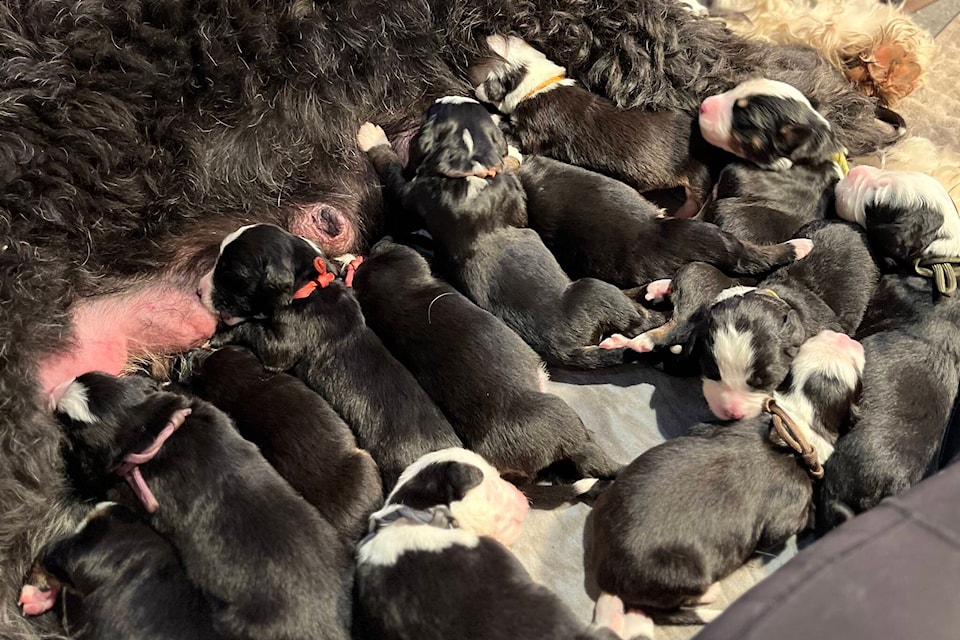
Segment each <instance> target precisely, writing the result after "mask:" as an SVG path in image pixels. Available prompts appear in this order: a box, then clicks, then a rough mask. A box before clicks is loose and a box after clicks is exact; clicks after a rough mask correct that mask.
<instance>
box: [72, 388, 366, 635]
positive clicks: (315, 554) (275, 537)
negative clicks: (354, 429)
mask: <svg viewBox="0 0 960 640" xmlns="http://www.w3.org/2000/svg"><path fill="white" fill-rule="evenodd" d="M56 411H57V416H58V417H59V418H60V420H61V422H62V425H63V428H64V431H65V432H66V435H67V440H68V442H69V447H68V448H67V452H66V454H65V455H66V457H67V468H68V469H71V470H73V474H74V477H73V478H72V481H73V482H74V483H75V484H83V483H84V482H85V481H92V482H94V483H98V482H102V481H103V480H104V479H106V478H115V479H116V482H118V483H119V482H120V479H121V477H123V478H124V479H125V480H126V481H127V483H128V484H129V486H130V490H125V489H123V488H121V489H118V490H117V491H116V492H115V493H116V494H117V500H118V501H120V503H121V504H124V505H126V506H129V507H130V508H132V509H135V510H136V511H137V512H139V513H144V512H146V515H147V521H148V523H149V524H150V526H151V527H153V529H155V530H156V531H157V532H158V533H160V535H162V536H163V537H164V538H166V539H167V540H169V541H170V542H171V543H172V544H173V546H174V547H175V548H176V549H177V551H178V552H179V554H180V558H181V560H182V562H183V566H184V569H185V570H186V573H187V576H188V577H189V578H190V581H191V582H192V583H193V584H194V585H196V586H197V587H198V588H199V589H200V590H201V591H202V592H203V593H204V595H205V596H206V597H207V599H208V601H209V602H210V603H211V605H212V607H213V620H214V628H215V629H216V631H217V632H218V633H219V634H221V635H223V636H226V637H229V638H244V639H250V640H255V639H256V640H267V639H271V638H277V639H280V638H293V637H296V638H323V639H324V640H329V639H331V638H342V639H344V640H346V639H347V638H349V637H350V616H351V610H350V597H349V596H350V589H351V585H352V580H353V575H352V570H353V562H352V557H351V549H350V547H349V546H348V545H347V544H346V542H345V541H344V540H343V539H342V537H341V536H340V534H339V533H337V531H336V529H334V528H333V526H332V525H330V523H328V522H327V521H326V520H324V519H323V518H322V517H320V514H318V513H317V511H316V510H315V509H314V508H313V507H311V506H310V505H309V504H307V503H306V502H305V501H304V500H303V499H302V498H301V497H300V496H298V495H297V493H296V492H295V491H294V490H293V489H292V488H290V485H289V484H287V482H286V481H284V479H283V478H281V477H280V475H279V474H278V473H277V472H276V471H275V470H274V469H273V467H271V466H270V465H269V464H268V463H267V461H266V460H264V459H263V456H262V455H260V452H259V451H258V450H257V448H256V446H254V445H253V444H252V443H250V442H247V441H246V440H244V439H243V438H242V437H241V436H240V434H239V433H237V431H236V429H235V428H234V426H233V424H232V423H231V422H230V419H229V418H228V417H227V416H226V415H225V414H224V413H223V412H221V411H220V410H218V409H217V408H215V407H214V406H213V405H211V404H209V403H207V402H204V401H203V400H200V399H197V398H193V399H189V398H186V397H184V396H180V395H177V394H174V393H169V392H166V391H163V390H161V388H160V385H159V383H157V382H154V381H153V380H150V379H149V378H144V377H130V378H116V377H114V376H110V375H107V374H103V373H86V374H83V375H82V376H80V377H78V378H77V379H76V380H74V381H73V382H72V383H71V384H70V385H69V386H68V387H67V388H66V390H65V391H64V394H63V396H62V398H61V400H60V402H59V404H58V405H57V409H56Z"/></svg>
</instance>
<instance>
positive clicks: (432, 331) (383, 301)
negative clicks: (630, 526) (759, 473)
mask: <svg viewBox="0 0 960 640" xmlns="http://www.w3.org/2000/svg"><path fill="white" fill-rule="evenodd" d="M353 285H354V287H355V291H356V294H357V299H358V300H359V301H360V306H361V308H362V309H363V313H364V315H365V317H366V319H367V323H368V324H369V325H370V327H371V328H372V329H373V330H374V331H375V332H376V333H377V335H378V336H380V338H381V339H382V340H383V341H384V343H385V344H386V345H387V347H388V348H389V349H390V352H391V353H393V354H394V355H395V356H396V357H397V358H398V359H399V360H400V362H402V363H403V364H404V366H406V367H407V369H408V370H409V371H410V372H411V373H413V375H414V376H415V377H416V378H417V381H418V382H419V383H420V384H421V385H422V386H423V388H424V389H426V391H427V393H429V394H430V396H431V397H432V398H433V399H434V400H435V401H436V403H437V405H438V406H439V407H440V408H441V409H442V410H443V412H444V414H445V415H446V416H447V418H449V419H450V423H451V424H452V425H453V428H454V430H455V431H456V432H457V435H458V436H460V438H461V439H462V440H463V442H464V445H465V446H467V447H468V448H470V449H472V450H473V451H476V452H477V453H479V454H480V455H481V456H483V457H484V458H485V459H487V460H489V461H490V462H491V463H492V464H493V465H494V466H495V467H496V468H497V469H499V470H500V473H501V474H502V475H504V476H509V477H510V479H511V480H515V481H518V482H531V481H533V480H534V479H535V478H536V476H537V473H538V472H540V471H543V470H545V469H546V468H547V467H549V466H551V465H552V464H554V463H556V462H560V461H563V462H564V463H566V464H568V465H570V466H572V467H573V470H574V471H575V474H576V477H578V478H582V477H584V476H590V477H598V478H609V477H612V476H613V475H614V474H615V473H616V471H617V469H618V468H619V467H620V465H618V464H616V463H614V462H613V461H611V460H610V459H609V458H607V456H606V455H605V454H604V453H603V451H602V450H601V449H600V448H599V447H598V446H597V445H596V443H594V442H593V440H592V439H591V437H590V434H589V433H588V432H587V430H586V428H585V427H584V426H583V423H582V422H581V421H580V417H579V416H578V415H577V414H576V412H575V411H574V410H573V409H571V408H570V407H569V406H568V405H567V404H566V403H565V402H564V401H563V400H561V399H560V398H559V397H557V396H555V395H552V394H549V393H544V391H543V388H544V382H545V377H546V374H545V372H544V370H543V363H542V362H541V361H540V358H538V357H537V354H536V353H534V352H533V350H532V349H531V348H530V347H528V346H527V345H526V344H525V343H524V342H523V340H521V339H520V337H519V336H517V334H515V333H514V332H513V331H511V330H510V329H508V328H507V327H506V325H504V324H503V323H502V322H500V321H499V320H498V319H497V318H495V317H494V316H492V315H491V314H489V313H487V312H486V311H484V310H483V309H481V308H479V307H477V306H476V305H475V304H473V303H472V302H470V301H469V300H468V299H467V298H465V297H464V296H462V295H460V294H459V293H458V292H457V291H456V290H455V289H454V288H453V287H451V286H450V285H448V284H446V283H445V282H442V281H440V280H438V279H437V278H435V277H434V276H433V275H432V274H431V273H430V267H429V265H428V264H427V261H426V260H425V259H424V258H423V257H421V256H420V254H418V253H417V252H416V251H414V250H413V249H411V248H409V247H404V246H402V245H399V244H394V243H393V242H391V241H389V240H381V241H380V242H379V243H377V244H376V245H375V246H374V247H373V249H372V250H371V252H370V255H369V256H368V257H367V258H365V260H364V262H363V264H362V265H360V267H359V268H358V269H357V273H356V277H355V278H354V282H353Z"/></svg>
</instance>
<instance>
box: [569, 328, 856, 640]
mask: <svg viewBox="0 0 960 640" xmlns="http://www.w3.org/2000/svg"><path fill="white" fill-rule="evenodd" d="M862 371H863V348H862V347H861V346H860V345H859V344H858V343H857V342H855V341H854V340H852V339H851V338H849V337H848V336H846V335H844V334H839V333H835V332H832V331H824V332H821V333H820V334H818V335H816V336H814V337H813V338H811V339H810V340H808V341H807V342H806V343H804V345H803V346H802V347H801V348H800V352H799V353H798V355H797V357H796V359H795V360H794V361H793V366H792V368H791V374H792V375H791V383H790V386H789V388H788V389H787V390H786V392H784V393H782V394H781V393H775V394H774V400H775V401H776V404H777V405H778V406H779V409H780V410H782V411H783V412H785V413H786V414H787V415H788V416H789V417H790V418H792V420H793V422H794V423H795V427H796V430H797V432H799V433H801V434H803V435H804V437H805V439H806V440H807V441H808V442H809V443H810V444H811V445H813V447H814V449H815V451H816V462H817V463H819V464H821V465H822V464H823V462H824V461H825V460H826V459H827V458H829V456H830V453H831V450H832V446H831V445H832V443H833V442H834V441H835V440H836V437H837V433H838V431H839V429H840V428H841V427H842V425H843V424H844V422H845V421H846V419H847V418H848V416H849V412H850V408H851V405H852V403H853V402H854V401H855V399H856V394H857V392H858V390H859V381H860V375H861V373H862ZM771 420H772V418H771V416H766V415H765V416H762V417H756V418H750V419H747V420H743V421H741V422H737V423H735V424H732V425H729V426H718V425H698V426H697V427H695V428H694V429H695V432H697V433H699V435H695V436H688V437H681V438H676V439H673V440H669V441H667V442H665V443H664V444H661V445H659V446H657V447H654V448H653V449H650V450H649V451H647V452H645V453H644V454H643V455H641V456H640V457H639V458H637V459H636V460H635V461H634V462H632V463H631V464H630V465H628V466H627V467H626V468H625V469H624V470H623V471H622V472H621V473H620V475H619V477H618V478H617V481H616V482H614V483H613V485H612V486H611V487H610V488H609V489H607V490H606V491H605V492H604V493H603V494H601V495H600V497H599V498H598V499H597V502H596V504H595V506H594V509H593V513H592V515H591V517H590V520H589V521H588V525H587V526H588V527H590V530H591V531H592V537H590V538H588V539H589V540H590V545H589V546H590V548H589V549H588V558H589V568H588V570H591V571H595V572H596V578H597V585H598V586H599V588H600V590H601V592H602V595H601V597H600V599H599V600H598V602H597V607H598V609H599V608H601V606H602V607H610V606H611V604H610V602H611V601H613V602H614V603H616V605H615V606H618V607H623V608H624V609H625V610H626V611H631V610H635V611H636V610H642V611H644V612H647V613H649V614H651V615H652V616H653V617H654V619H656V620H658V621H664V622H672V623H679V624H699V623H703V622H707V621H709V620H711V619H712V618H713V617H715V616H716V615H717V614H718V613H719V612H718V611H716V610H711V609H703V608H702V607H703V606H704V605H708V604H710V603H711V602H712V601H713V599H714V598H715V597H716V596H717V595H718V591H719V585H717V584H716V583H717V581H718V580H721V579H722V578H724V577H725V576H727V575H729V574H730V573H732V572H733V571H734V570H736V569H737V568H739V567H740V566H741V565H743V563H744V562H745V561H746V560H747V559H748V558H749V557H750V556H751V555H752V554H753V553H754V552H755V551H756V550H757V549H769V548H775V547H777V546H779V545H781V544H783V543H784V542H786V541H787V539H788V538H789V537H790V536H792V535H794V534H796V533H798V532H800V531H802V530H803V529H805V528H807V527H808V526H809V525H810V522H811V519H810V516H811V507H812V504H813V503H812V496H813V486H812V485H813V482H812V479H811V476H810V475H808V471H807V469H808V467H807V466H806V465H805V464H804V463H801V461H800V459H798V456H797V455H795V453H794V450H793V449H790V448H787V447H785V446H782V444H783V442H782V441H781V440H779V438H778V437H776V434H774V433H773V432H771V431H770V427H771ZM621 601H622V602H621ZM651 635H652V634H651Z"/></svg>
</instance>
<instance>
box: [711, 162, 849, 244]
mask: <svg viewBox="0 0 960 640" xmlns="http://www.w3.org/2000/svg"><path fill="white" fill-rule="evenodd" d="M841 176H842V170H841V169H840V167H839V165H837V164H836V163H835V162H833V161H832V160H828V161H825V162H819V163H812V164H798V165H794V166H792V167H790V168H789V169H785V170H783V171H771V170H769V169H764V168H761V167H758V166H756V165H754V164H752V163H748V162H733V163H731V164H729V165H727V166H726V167H724V169H723V171H722V172H720V178H719V180H718V181H717V185H716V188H715V190H714V197H713V198H711V200H710V202H708V203H707V205H706V206H705V207H704V208H703V210H702V211H701V213H700V215H699V216H698V218H699V219H701V220H703V221H705V222H712V223H714V224H715V225H717V226H718V227H720V228H721V229H723V230H724V231H727V232H728V233H731V234H732V235H734V236H736V237H737V238H739V239H740V240H742V241H744V242H758V243H774V242H783V241H785V240H789V239H790V238H793V237H794V236H795V235H796V233H797V231H799V230H800V228H801V227H803V226H804V225H806V224H808V223H810V222H814V221H815V220H822V219H824V218H826V217H827V216H828V215H832V212H833V188H834V185H835V184H837V181H838V180H839V179H840V177H841Z"/></svg>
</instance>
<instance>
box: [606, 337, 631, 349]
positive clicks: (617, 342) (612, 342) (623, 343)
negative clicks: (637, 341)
mask: <svg viewBox="0 0 960 640" xmlns="http://www.w3.org/2000/svg"><path fill="white" fill-rule="evenodd" d="M627 346H630V338H628V337H627V336H625V335H622V334H619V333H615V334H613V335H612V336H610V337H609V338H607V339H606V340H604V341H603V342H601V343H600V348H601V349H622V348H623V347H627Z"/></svg>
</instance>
